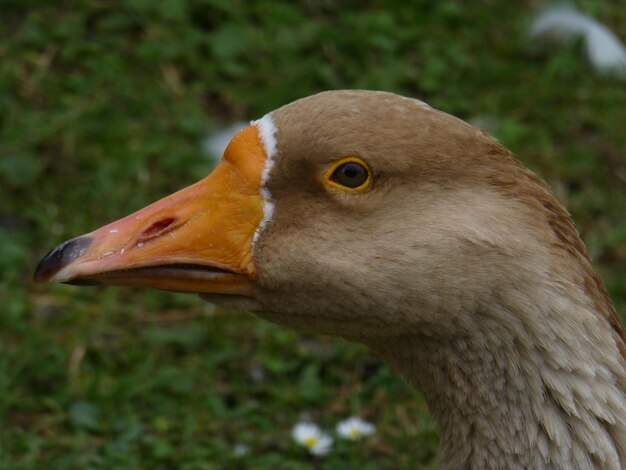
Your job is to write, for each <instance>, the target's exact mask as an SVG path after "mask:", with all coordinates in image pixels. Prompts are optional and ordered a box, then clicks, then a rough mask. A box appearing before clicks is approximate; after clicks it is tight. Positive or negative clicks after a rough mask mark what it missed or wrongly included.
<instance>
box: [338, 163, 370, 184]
mask: <svg viewBox="0 0 626 470" xmlns="http://www.w3.org/2000/svg"><path fill="white" fill-rule="evenodd" d="M333 179H334V180H335V181H336V182H337V183H339V184H341V185H343V186H347V187H348V188H358V187H359V186H361V185H362V184H363V183H365V181H367V171H366V170H365V168H363V167H362V166H361V165H359V164H358V163H353V162H349V163H344V164H343V165H341V166H340V167H339V168H337V170H335V174H334V175H333Z"/></svg>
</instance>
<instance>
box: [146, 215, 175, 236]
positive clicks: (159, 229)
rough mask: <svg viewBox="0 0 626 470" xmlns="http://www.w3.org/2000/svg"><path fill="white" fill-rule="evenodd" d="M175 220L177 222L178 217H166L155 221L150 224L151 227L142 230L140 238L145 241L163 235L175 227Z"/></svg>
mask: <svg viewBox="0 0 626 470" xmlns="http://www.w3.org/2000/svg"><path fill="white" fill-rule="evenodd" d="M174 222H176V218H174V217H166V218H164V219H161V220H157V221H156V222H155V223H153V224H152V225H150V227H148V228H147V229H145V230H144V231H143V232H141V234H140V235H139V239H140V240H142V241H143V240H146V239H150V238H154V237H157V236H160V235H163V234H164V233H167V232H169V231H171V230H172V229H173V228H174V227H173V226H172V224H173V223H174Z"/></svg>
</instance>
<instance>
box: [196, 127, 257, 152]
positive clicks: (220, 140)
mask: <svg viewBox="0 0 626 470" xmlns="http://www.w3.org/2000/svg"><path fill="white" fill-rule="evenodd" d="M249 125H250V123H249V122H236V123H234V124H231V125H230V126H228V127H225V128H223V129H220V130H218V131H216V132H214V133H212V134H209V135H208V136H207V137H206V139H204V143H203V147H204V151H205V152H206V154H207V155H208V156H209V157H211V158H215V159H217V160H219V159H220V158H222V154H223V153H224V150H226V147H227V146H228V143H229V142H230V141H231V140H232V138H233V137H235V134H236V133H237V132H239V131H240V130H241V129H245V128H246V127H248V126H249Z"/></svg>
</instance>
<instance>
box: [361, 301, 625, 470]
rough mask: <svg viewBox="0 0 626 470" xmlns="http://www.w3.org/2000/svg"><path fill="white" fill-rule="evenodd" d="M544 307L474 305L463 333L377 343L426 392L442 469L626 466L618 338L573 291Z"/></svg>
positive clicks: (622, 375)
mask: <svg viewBox="0 0 626 470" xmlns="http://www.w3.org/2000/svg"><path fill="white" fill-rule="evenodd" d="M542 304H543V302H542ZM555 305H558V306H559V307H560V308H558V309H555ZM543 306H544V307H545V308H546V309H547V311H545V310H544V311H535V312H529V311H528V309H529V306H528V304H527V303H526V304H524V311H523V312H520V311H516V309H514V308H512V306H511V305H504V304H501V305H498V306H497V307H496V308H491V309H490V310H485V313H481V312H474V313H472V314H471V315H467V316H465V318H469V319H471V324H469V323H468V324H467V325H464V326H463V327H461V328H460V330H461V331H463V332H464V333H463V334H461V335H455V336H450V335H446V336H441V335H439V336H438V335H437V334H434V333H433V334H430V333H429V331H428V330H429V329H430V328H428V327H426V328H424V329H421V330H420V333H419V334H415V335H408V336H402V337H395V338H388V339H385V340H382V341H374V342H371V341H370V342H369V343H370V346H371V347H372V348H373V349H374V350H376V351H377V352H378V353H380V354H381V355H382V356H383V357H384V358H385V359H386V360H387V361H389V362H390V363H391V364H392V365H393V366H394V367H395V368H397V369H398V370H399V371H400V372H401V373H403V374H404V376H405V377H406V378H407V379H408V380H409V381H410V382H411V383H413V384H414V385H415V386H416V387H417V388H418V389H420V390H421V391H422V392H423V393H424V395H425V397H426V400H427V401H428V404H429V407H430V408H431V411H432V413H433V416H434V418H435V421H436V423H437V425H438V427H439V430H440V433H441V445H440V449H439V460H440V464H441V466H442V468H516V467H520V468H521V467H523V468H546V467H551V468H603V469H608V468H611V469H620V468H624V467H625V466H626V371H625V364H624V358H623V356H621V354H620V352H619V348H618V345H617V341H618V340H616V338H615V337H614V335H613V333H612V330H611V328H610V326H609V325H607V323H606V321H604V319H603V318H602V316H601V315H598V314H597V313H596V312H594V311H592V310H591V309H587V308H584V307H583V306H581V305H573V304H572V303H571V302H570V301H566V300H564V298H560V299H558V298H552V301H547V302H546V303H545V304H543ZM539 319H540V320H541V321H538V320H539ZM533 320H534V322H533ZM460 323H462V321H461V322H460ZM432 330H433V331H434V328H432Z"/></svg>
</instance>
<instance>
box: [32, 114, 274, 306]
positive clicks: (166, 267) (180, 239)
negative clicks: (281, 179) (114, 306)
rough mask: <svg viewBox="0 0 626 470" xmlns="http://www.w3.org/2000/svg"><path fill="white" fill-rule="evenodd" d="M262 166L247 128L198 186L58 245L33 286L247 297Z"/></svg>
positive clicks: (255, 135)
mask: <svg viewBox="0 0 626 470" xmlns="http://www.w3.org/2000/svg"><path fill="white" fill-rule="evenodd" d="M266 159H267V154H266V152H265V148H264V146H263V143H262V141H261V138H260V136H259V130H258V128H257V126H256V125H251V126H250V127H247V128H246V129H244V130H242V131H241V132H239V134H237V135H236V136H235V137H234V138H233V140H232V141H231V143H230V144H229V146H228V148H227V149H226V151H225V152H224V157H223V159H222V161H221V162H220V164H219V165H218V166H217V167H216V168H215V170H213V172H212V173H211V174H210V175H209V176H207V177H206V178H205V179H203V180H202V181H199V182H198V183H196V184H194V185H192V186H189V187H188V188H185V189H183V190H181V191H179V192H177V193H175V194H172V195H171V196H168V197H166V198H164V199H161V200H160V201H157V202H155V203H154V204H151V205H150V206H148V207H146V208H144V209H142V210H140V211H138V212H135V213H134V214H131V215H129V216H127V217H125V218H123V219H120V220H118V221H116V222H113V223H111V224H109V225H106V226H104V227H102V228H100V229H98V230H96V231H94V232H91V233H88V234H86V235H84V236H82V237H78V238H74V239H72V240H69V241H67V242H65V243H63V244H61V245H59V246H58V247H57V248H55V249H54V250H52V251H51V252H50V253H49V254H48V255H47V256H46V257H45V258H44V259H42V260H41V262H40V263H39V266H37V270H36V272H35V281H36V282H54V281H56V282H66V283H70V284H111V285H122V286H124V285H128V286H143V287H152V288H156V289H164V290H171V291H177V292H197V293H216V294H236V295H251V285H252V282H253V281H254V279H255V277H256V267H255V264H254V259H253V253H252V248H253V246H252V245H253V240H254V235H255V233H256V231H257V229H258V227H259V224H260V223H261V220H262V219H263V202H264V201H263V197H262V195H261V190H260V186H261V175H262V172H263V168H264V167H265V161H266Z"/></svg>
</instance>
